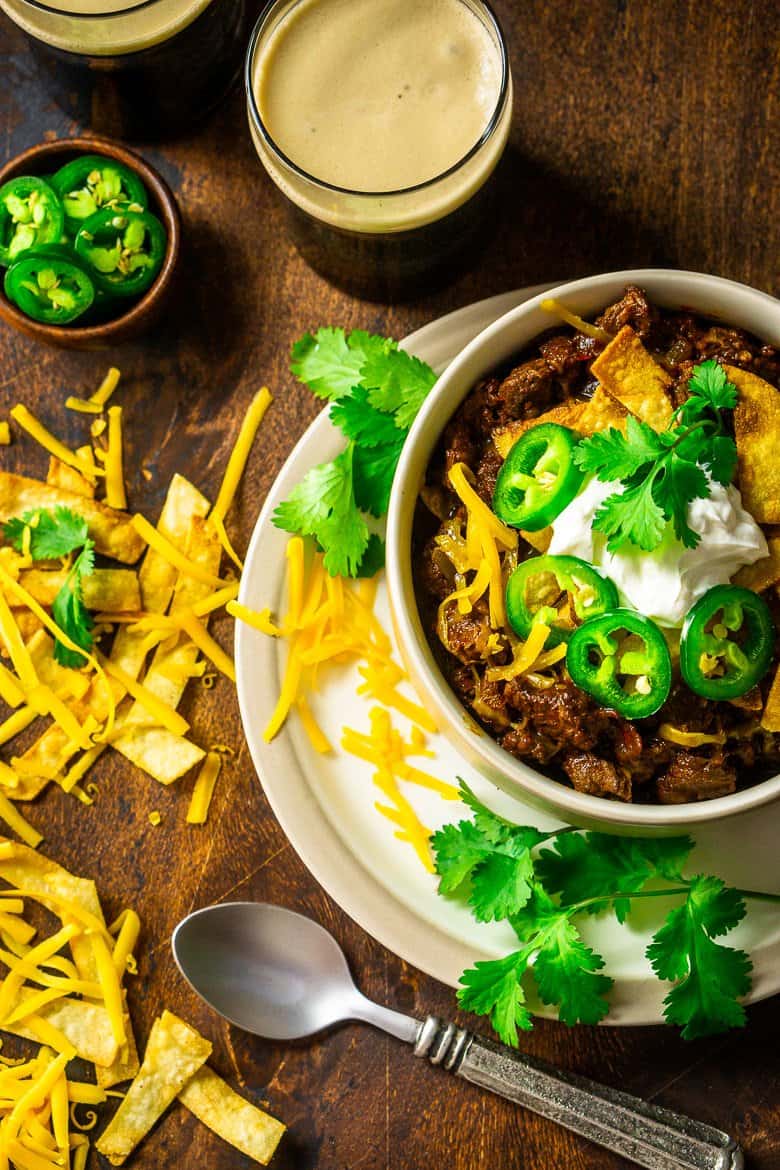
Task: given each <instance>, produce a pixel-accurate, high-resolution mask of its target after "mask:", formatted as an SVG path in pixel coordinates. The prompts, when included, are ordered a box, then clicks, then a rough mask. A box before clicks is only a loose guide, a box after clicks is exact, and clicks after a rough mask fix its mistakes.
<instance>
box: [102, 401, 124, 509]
mask: <svg viewBox="0 0 780 1170" xmlns="http://www.w3.org/2000/svg"><path fill="white" fill-rule="evenodd" d="M106 503H107V504H108V506H109V507H110V508H118V509H120V510H123V509H125V508H126V507H127V494H126V493H125V478H124V470H123V467H122V407H121V406H109V408H108V452H107V454H106Z"/></svg>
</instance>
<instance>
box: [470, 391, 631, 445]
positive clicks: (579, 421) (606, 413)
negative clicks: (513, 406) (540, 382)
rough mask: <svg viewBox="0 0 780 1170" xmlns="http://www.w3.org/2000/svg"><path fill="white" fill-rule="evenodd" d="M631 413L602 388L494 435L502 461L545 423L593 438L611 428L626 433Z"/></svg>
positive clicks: (495, 432) (509, 424) (499, 429)
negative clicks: (599, 432)
mask: <svg viewBox="0 0 780 1170" xmlns="http://www.w3.org/2000/svg"><path fill="white" fill-rule="evenodd" d="M628 413H629V412H628V410H626V408H625V406H623V405H622V403H620V402H618V401H617V399H615V398H613V397H612V396H611V395H610V394H607V392H606V391H605V390H604V389H602V387H601V386H598V387H597V388H596V390H595V392H594V394H593V397H592V398H587V399H581V398H578V399H574V398H572V399H571V400H570V401H569V402H562V403H561V404H560V406H554V407H553V408H552V410H547V411H545V413H544V414H540V415H539V416H538V418H528V419H523V420H519V421H518V422H513V423H508V424H507V426H505V427H498V428H497V429H496V430H495V431H494V432H493V445H494V446H495V448H496V450H497V451H498V453H499V455H500V456H501V458H502V459H506V457H507V455H508V454H509V452H510V451H511V450H512V448H513V447H514V445H515V443H516V442H517V440H518V439H519V438H520V436H521V435H524V434H525V432H526V431H530V430H531V428H532V427H538V426H540V425H541V424H542V423H558V425H559V426H562V427H571V429H572V430H574V431H578V432H579V434H581V435H592V434H594V433H595V432H596V431H605V430H607V429H608V428H609V427H617V429H618V430H619V431H622V430H624V429H625V425H626V417H627V415H628Z"/></svg>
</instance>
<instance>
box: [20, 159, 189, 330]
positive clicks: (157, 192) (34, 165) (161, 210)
mask: <svg viewBox="0 0 780 1170" xmlns="http://www.w3.org/2000/svg"><path fill="white" fill-rule="evenodd" d="M80 154H100V155H103V156H105V157H106V158H112V159H115V160H116V161H117V162H120V163H122V164H123V165H124V166H126V167H129V168H130V170H132V171H135V172H136V174H137V175H139V176H140V178H141V179H142V180H143V183H144V186H145V187H146V189H147V191H148V192H149V208H150V210H151V211H153V212H154V213H155V215H157V216H158V218H159V219H160V220H162V223H163V226H164V227H165V231H166V234H167V236H168V245H167V248H166V251H165V258H164V260H163V266H162V268H161V269H160V271H159V273H158V275H157V279H156V280H155V281H154V284H152V286H151V288H149V289H148V290H147V291H146V292H145V293H144V294H143V296H142V297H141V298H140V299H139V300H137V301H133V302H132V304H131V305H130V307H129V308H128V309H127V310H126V312H124V313H121V314H120V315H119V316H118V317H114V318H112V319H111V320H108V321H101V322H100V323H99V324H97V325H79V324H78V322H74V324H73V325H46V324H44V323H43V322H41V321H33V320H32V318H31V317H28V316H27V314H26V313H23V312H22V311H21V309H18V308H17V307H16V305H15V304H13V302H11V301H9V299H8V297H7V296H6V295H5V293H4V292H3V290H2V283H1V282H0V317H2V319H3V320H4V321H6V322H7V323H8V324H9V325H12V326H13V328H14V329H18V330H19V332H20V333H26V334H27V336H28V337H34V338H35V340H36V341H43V342H45V343H46V344H47V345H58V346H60V347H61V348H63V349H107V348H109V347H111V346H115V345H119V344H121V343H122V342H124V341H130V340H131V339H132V338H135V337H137V336H138V335H139V334H140V333H143V332H144V331H145V330H146V329H148V328H149V326H150V325H151V324H152V323H153V322H154V321H155V320H156V319H157V318H158V317H159V315H160V311H161V309H162V307H163V304H164V302H165V300H166V299H167V296H168V294H169V292H170V288H171V283H172V280H173V275H174V270H175V268H176V264H177V262H178V259H179V251H180V248H181V216H180V214H179V208H178V206H177V204H176V199H175V197H174V194H173V192H172V191H171V189H170V187H169V186H168V184H167V183H166V181H165V179H164V178H163V177H162V175H161V174H160V173H159V172H158V171H156V170H155V169H154V168H153V167H151V166H149V164H148V163H147V162H145V161H144V160H143V159H142V158H141V157H140V155H137V154H135V153H134V151H132V150H128V149H127V147H125V146H122V145H121V144H120V143H119V142H114V141H113V140H112V139H110V138H62V139H58V140H56V141H54V142H39V143H38V145H37V146H31V147H30V148H29V149H28V150H24V151H22V153H21V154H18V155H16V157H15V158H12V159H11V160H10V161H9V162H7V163H6V164H5V166H4V167H2V169H0V186H2V184H3V183H7V182H8V180H9V179H15V178H17V177H18V176H19V175H51V174H53V173H54V172H55V171H57V170H59V168H60V167H61V166H63V165H64V164H65V163H66V162H69V161H70V160H71V159H72V158H75V157H76V156H77V155H80Z"/></svg>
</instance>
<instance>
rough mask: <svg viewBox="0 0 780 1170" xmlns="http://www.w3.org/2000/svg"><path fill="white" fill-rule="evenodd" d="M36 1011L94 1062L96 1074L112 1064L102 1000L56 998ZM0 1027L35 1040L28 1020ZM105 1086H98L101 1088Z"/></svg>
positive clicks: (112, 1045)
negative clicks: (98, 1001) (92, 1001)
mask: <svg viewBox="0 0 780 1170" xmlns="http://www.w3.org/2000/svg"><path fill="white" fill-rule="evenodd" d="M31 994H32V993H31V992H30V991H29V989H25V990H24V991H23V997H27V996H29V995H31ZM37 1014H38V1016H39V1018H40V1019H43V1020H45V1021H46V1023H47V1024H49V1025H50V1026H51V1027H52V1028H56V1030H57V1031H58V1032H60V1033H61V1034H62V1035H63V1036H64V1037H65V1039H66V1040H67V1041H68V1043H69V1044H72V1045H73V1047H74V1048H75V1049H76V1053H77V1055H78V1056H80V1057H81V1058H82V1060H89V1061H90V1062H91V1063H92V1064H94V1065H95V1067H96V1069H97V1071H98V1073H99V1072H100V1070H102V1069H109V1068H110V1067H111V1066H112V1065H113V1062H114V1061H115V1060H116V1057H117V1045H116V1041H115V1040H114V1039H113V1036H112V1034H111V1021H110V1020H109V1018H108V1012H107V1011H106V1009H105V1008H104V1007H103V1004H102V1003H90V1002H88V1001H87V1000H84V999H59V1000H55V1001H54V1003H50V1004H47V1005H46V1006H45V1007H42V1008H41V1009H40V1011H39V1012H38V1013H37ZM2 1030H3V1031H4V1032H11V1033H12V1035H14V1036H21V1037H22V1038H23V1039H25V1040H38V1039H39V1035H38V1034H37V1033H36V1032H35V1031H34V1029H33V1028H32V1027H30V1023H29V1021H28V1020H19V1021H18V1023H15V1024H5V1023H4V1024H3V1025H2ZM114 1083H115V1084H116V1083H117V1082H114ZM107 1087H108V1086H106V1085H101V1088H107Z"/></svg>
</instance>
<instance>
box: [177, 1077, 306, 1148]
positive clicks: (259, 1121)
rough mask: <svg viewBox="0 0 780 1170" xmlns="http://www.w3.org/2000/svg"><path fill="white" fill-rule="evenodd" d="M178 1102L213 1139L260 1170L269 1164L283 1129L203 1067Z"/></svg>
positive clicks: (272, 1118) (184, 1089)
mask: <svg viewBox="0 0 780 1170" xmlns="http://www.w3.org/2000/svg"><path fill="white" fill-rule="evenodd" d="M179 1100H180V1101H181V1103H182V1105H186V1106H187V1108H188V1109H189V1111H190V1113H194V1114H195V1116H196V1117H197V1119H198V1121H202V1122H203V1124H204V1125H206V1126H208V1128H209V1129H210V1130H212V1132H213V1133H215V1134H216V1135H217V1137H221V1138H222V1140H223V1141H226V1142H229V1144H230V1145H231V1146H234V1147H235V1148H236V1149H237V1150H240V1151H241V1153H242V1154H246V1155H247V1157H248V1158H254V1160H255V1162H260V1163H261V1165H263V1166H267V1165H268V1163H269V1162H270V1161H271V1158H272V1157H273V1155H274V1152H275V1150H276V1147H277V1146H278V1145H279V1142H280V1141H281V1138H282V1135H283V1134H284V1132H285V1129H286V1128H287V1127H286V1126H284V1125H282V1123H281V1121H277V1120H276V1118H275V1117H271V1116H270V1114H268V1113H264V1112H263V1110H262V1109H258V1108H257V1106H256V1105H252V1104H251V1103H250V1102H249V1101H245V1100H244V1098H243V1097H241V1096H239V1094H238V1093H236V1092H234V1091H233V1089H231V1088H230V1086H229V1085H228V1084H226V1083H225V1081H223V1080H222V1078H221V1077H218V1076H217V1074H216V1073H215V1072H212V1070H211V1069H210V1068H209V1067H208V1065H205V1064H204V1065H203V1066H202V1068H200V1069H198V1071H197V1072H196V1073H195V1076H194V1077H193V1078H192V1080H191V1081H189V1082H188V1084H186V1085H185V1086H184V1088H183V1089H182V1091H181V1092H180V1093H179Z"/></svg>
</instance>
